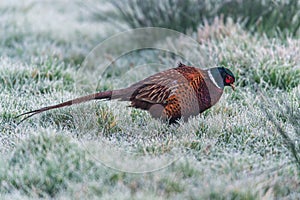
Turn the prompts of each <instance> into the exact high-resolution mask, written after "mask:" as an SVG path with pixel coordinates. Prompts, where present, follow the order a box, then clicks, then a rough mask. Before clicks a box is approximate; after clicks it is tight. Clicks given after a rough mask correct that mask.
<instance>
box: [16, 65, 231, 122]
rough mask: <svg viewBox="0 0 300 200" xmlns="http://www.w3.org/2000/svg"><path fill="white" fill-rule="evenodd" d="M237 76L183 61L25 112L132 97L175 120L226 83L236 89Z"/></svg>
mask: <svg viewBox="0 0 300 200" xmlns="http://www.w3.org/2000/svg"><path fill="white" fill-rule="evenodd" d="M234 82H235V77H234V75H233V73H232V72H231V71H230V70H229V69H227V68H224V67H216V68H210V69H206V70H202V69H199V68H195V67H191V66H186V65H184V64H182V63H179V65H178V67H176V68H172V69H168V70H166V71H162V72H159V73H157V74H154V75H152V76H150V77H148V78H146V79H144V80H141V81H139V82H137V83H135V84H133V85H131V86H129V87H127V88H124V89H119V90H112V91H104V92H98V93H95V94H91V95H87V96H83V97H79V98H76V99H73V100H70V101H66V102H63V103H60V104H57V105H53V106H48V107H44V108H40V109H37V110H33V111H29V112H26V113H23V114H21V115H19V116H18V117H20V116H23V115H28V116H26V117H25V118H24V119H23V120H22V121H24V120H25V119H27V118H29V117H31V116H33V115H35V114H38V113H41V112H44V111H47V110H51V109H55V108H61V107H64V106H70V105H73V104H78V103H82V102H86V101H90V100H95V99H105V100H111V99H118V100H121V101H130V102H131V105H130V106H131V107H134V108H139V109H142V110H147V111H149V112H150V114H151V115H152V117H154V118H160V119H162V120H165V121H168V122H169V123H174V122H176V121H177V120H178V119H180V118H183V119H184V120H185V121H186V120H187V119H188V117H190V116H195V115H197V114H199V113H201V112H203V111H205V110H207V109H208V108H210V107H211V106H213V105H215V104H216V103H217V102H218V101H219V99H220V97H221V95H222V93H223V89H224V87H225V86H231V87H232V89H233V90H234V88H235V86H234Z"/></svg>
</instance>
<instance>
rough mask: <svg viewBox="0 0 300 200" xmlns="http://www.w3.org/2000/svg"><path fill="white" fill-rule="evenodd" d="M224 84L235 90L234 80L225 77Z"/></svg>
mask: <svg viewBox="0 0 300 200" xmlns="http://www.w3.org/2000/svg"><path fill="white" fill-rule="evenodd" d="M225 83H226V84H227V85H230V86H231V88H232V89H233V90H235V86H234V84H233V83H234V79H233V78H232V77H231V76H226V78H225Z"/></svg>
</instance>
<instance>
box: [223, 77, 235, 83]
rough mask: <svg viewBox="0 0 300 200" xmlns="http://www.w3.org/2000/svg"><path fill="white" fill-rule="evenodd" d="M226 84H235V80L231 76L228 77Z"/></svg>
mask: <svg viewBox="0 0 300 200" xmlns="http://www.w3.org/2000/svg"><path fill="white" fill-rule="evenodd" d="M225 82H226V83H228V84H230V83H232V82H233V78H232V77H231V76H226V78H225Z"/></svg>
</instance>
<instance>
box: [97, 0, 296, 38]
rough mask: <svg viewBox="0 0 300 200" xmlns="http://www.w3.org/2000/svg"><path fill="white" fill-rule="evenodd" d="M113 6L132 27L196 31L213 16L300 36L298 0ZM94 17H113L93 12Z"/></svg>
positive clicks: (167, 0)
mask: <svg viewBox="0 0 300 200" xmlns="http://www.w3.org/2000/svg"><path fill="white" fill-rule="evenodd" d="M111 3H112V5H113V6H114V7H115V8H116V9H117V10H118V12H117V13H118V14H117V16H119V17H121V18H122V19H123V20H124V21H125V22H126V23H127V24H128V25H129V26H130V27H131V28H139V27H164V28H169V29H173V30H177V31H180V32H185V33H187V32H189V31H196V30H197V29H198V28H199V26H201V25H204V24H205V23H209V24H211V23H212V22H213V21H214V19H215V18H216V17H221V18H222V20H223V22H224V23H226V21H227V20H228V19H229V18H230V19H232V20H233V21H234V22H235V23H237V22H238V23H240V24H242V25H243V27H244V28H245V29H247V30H249V31H251V32H252V33H255V32H258V33H260V34H266V35H267V36H271V37H272V36H283V37H286V36H293V37H295V36H297V37H298V36H299V27H300V2H299V1H298V0H283V1H280V0H263V1H261V0H251V1H249V0H227V1H222V0H212V1H209V0H164V1H157V0H147V1H143V0H124V1H118V0H112V1H111ZM94 14H95V17H96V18H98V19H105V18H108V17H112V16H113V17H116V15H115V13H114V14H112V15H107V13H105V15H104V14H103V13H102V12H97V11H96V10H94Z"/></svg>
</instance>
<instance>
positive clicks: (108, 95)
mask: <svg viewBox="0 0 300 200" xmlns="http://www.w3.org/2000/svg"><path fill="white" fill-rule="evenodd" d="M111 97H112V91H105V92H98V93H95V94H90V95H87V96H83V97H79V98H76V99H73V100H70V101H66V102H63V103H60V104H56V105H53V106H47V107H43V108H40V109H37V110H32V111H29V112H25V113H22V114H20V115H18V116H17V117H16V118H19V117H21V116H24V115H28V116H26V117H24V118H23V119H22V120H21V121H20V122H19V123H22V122H23V121H25V120H26V119H28V118H30V117H32V116H33V115H36V114H38V113H41V112H45V111H47V110H52V109H55V108H62V107H65V106H71V105H74V104H79V103H83V102H87V101H90V100H94V99H107V100H110V99H111Z"/></svg>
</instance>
